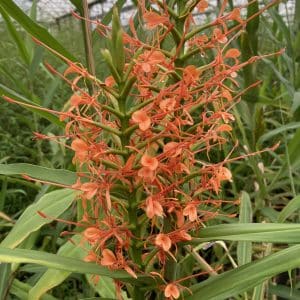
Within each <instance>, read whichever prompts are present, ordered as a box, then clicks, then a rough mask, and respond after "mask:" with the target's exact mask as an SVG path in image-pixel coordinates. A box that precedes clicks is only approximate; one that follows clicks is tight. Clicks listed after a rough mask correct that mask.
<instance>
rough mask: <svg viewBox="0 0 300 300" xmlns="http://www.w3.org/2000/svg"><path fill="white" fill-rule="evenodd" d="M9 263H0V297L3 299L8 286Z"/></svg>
mask: <svg viewBox="0 0 300 300" xmlns="http://www.w3.org/2000/svg"><path fill="white" fill-rule="evenodd" d="M10 272H11V270H10V264H0V274H1V276H0V299H5V297H4V296H5V294H6V292H7V287H8V286H9V277H10Z"/></svg>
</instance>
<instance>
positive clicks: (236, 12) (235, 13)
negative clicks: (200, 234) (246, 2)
mask: <svg viewBox="0 0 300 300" xmlns="http://www.w3.org/2000/svg"><path fill="white" fill-rule="evenodd" d="M228 20H233V21H237V22H239V23H240V24H243V23H244V22H245V21H244V20H243V19H242V18H241V11H240V9H239V8H237V7H236V8H234V9H233V10H232V12H231V13H230V14H229V16H228Z"/></svg>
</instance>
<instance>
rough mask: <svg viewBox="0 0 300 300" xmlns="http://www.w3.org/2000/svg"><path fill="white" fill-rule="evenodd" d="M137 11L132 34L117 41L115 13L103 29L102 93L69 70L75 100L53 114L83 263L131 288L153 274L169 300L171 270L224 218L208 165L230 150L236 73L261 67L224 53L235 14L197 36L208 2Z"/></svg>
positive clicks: (77, 69) (216, 168)
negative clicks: (110, 272) (71, 178)
mask: <svg viewBox="0 0 300 300" xmlns="http://www.w3.org/2000/svg"><path fill="white" fill-rule="evenodd" d="M138 2H139V11H140V16H139V17H140V19H141V20H142V23H141V24H140V25H139V28H137V26H136V25H135V23H134V21H133V20H130V22H129V31H128V32H125V31H124V30H123V29H122V27H121V24H120V21H119V17H118V13H117V10H116V9H115V11H114V14H113V20H112V28H108V27H105V26H100V27H101V31H100V30H99V32H100V33H101V34H102V35H103V36H105V37H106V38H108V39H110V45H111V47H110V48H109V49H106V50H102V52H101V53H102V58H103V60H104V61H105V62H106V64H107V66H108V69H109V70H110V75H108V76H107V77H106V78H104V79H103V80H102V81H101V80H99V79H97V78H95V76H93V75H91V74H89V72H88V71H87V70H86V69H84V68H83V67H81V66H80V65H77V64H75V63H73V62H71V61H69V60H67V59H65V60H66V61H67V63H68V64H69V68H68V69H67V70H66V71H65V73H64V74H61V76H62V77H63V78H64V79H65V80H66V81H67V82H68V83H69V84H70V86H71V88H72V90H73V92H74V94H73V95H72V97H71V98H70V100H69V108H68V111H64V112H60V113H59V114H60V117H61V120H63V121H65V122H66V136H67V137H68V138H69V139H71V144H70V148H71V149H72V150H73V151H74V157H73V163H74V164H76V165H77V169H78V180H77V182H76V184H74V185H73V186H72V188H74V189H76V190H78V191H80V196H79V199H78V202H80V203H81V207H82V216H81V218H80V220H79V221H78V225H79V226H80V227H81V228H84V230H83V231H82V232H81V234H82V239H83V240H84V241H86V242H87V243H88V244H89V245H90V250H89V252H88V253H87V256H86V261H90V262H95V263H97V264H99V265H102V266H106V267H108V268H110V269H123V270H125V271H127V272H128V273H129V274H130V275H132V277H134V278H136V277H137V276H138V275H139V274H144V273H146V274H150V275H152V276H155V274H156V275H158V276H159V277H160V278H162V279H163V280H164V282H165V285H164V286H163V287H162V289H163V291H164V295H165V297H166V298H168V299H177V298H179V297H180V293H181V289H182V287H181V286H180V285H179V284H178V282H179V281H180V278H176V274H177V273H178V272H177V271H176V266H174V263H175V262H176V261H177V259H178V257H179V256H180V255H182V253H184V251H185V250H184V247H183V246H184V245H185V244H188V243H189V242H190V241H191V240H192V239H193V237H195V236H197V229H198V228H199V227H201V226H202V224H203V223H204V222H206V221H208V220H210V219H212V218H216V217H217V216H218V215H219V214H221V213H222V211H221V209H220V208H221V206H222V203H223V200H222V199H219V194H220V191H221V189H222V184H223V183H224V182H228V181H231V178H232V175H231V172H230V170H229V168H228V166H226V162H227V159H228V158H226V159H219V160H217V159H216V155H215V153H216V152H217V150H218V149H219V148H220V147H222V145H224V144H226V143H228V139H230V138H231V131H232V125H231V124H232V122H233V121H234V116H233V115H232V114H231V113H230V109H231V108H232V107H233V106H234V105H235V104H236V103H237V102H238V101H239V99H240V96H241V94H242V92H241V91H240V85H239V81H238V79H237V77H238V73H239V71H240V70H241V68H243V67H244V66H246V65H247V64H249V63H252V62H254V61H255V60H257V59H259V57H254V58H252V59H250V60H249V61H243V62H241V61H240V56H241V53H240V51H239V50H238V49H237V48H233V47H232V46H231V42H232V40H234V39H235V38H236V37H238V35H239V32H240V30H242V29H243V28H244V26H245V25H246V23H247V20H244V19H242V18H241V16H240V9H239V8H235V9H234V10H232V11H229V12H226V10H225V8H226V1H224V3H223V5H222V7H221V9H220V12H219V15H218V16H217V17H216V19H215V20H214V21H212V22H210V23H208V24H205V25H203V26H200V25H198V24H197V23H196V21H195V20H194V17H193V16H194V14H195V13H196V14H202V13H203V12H205V11H206V9H207V8H208V1H206V0H198V1H171V2H172V3H175V2H176V3H177V2H178V3H177V4H176V5H175V4H172V5H170V6H168V5H167V4H166V3H165V2H161V1H159V0H157V1H156V0H153V1H150V2H152V3H153V5H150V6H149V7H146V6H145V4H144V1H138ZM185 2H187V3H186V4H185V5H182V4H180V3H185ZM98 25H99V24H98ZM141 32H142V33H141ZM86 83H90V84H89V87H90V91H89V92H88V89H87V88H86V87H85V84H86ZM91 86H92V88H91ZM192 272H193V271H192V270H191V274H192ZM170 274H172V275H170ZM157 292H159V291H157Z"/></svg>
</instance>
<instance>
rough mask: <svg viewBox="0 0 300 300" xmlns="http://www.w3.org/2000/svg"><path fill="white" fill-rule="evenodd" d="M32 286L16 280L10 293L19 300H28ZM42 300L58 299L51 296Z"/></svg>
mask: <svg viewBox="0 0 300 300" xmlns="http://www.w3.org/2000/svg"><path fill="white" fill-rule="evenodd" d="M30 288H31V286H30V285H29V284H27V283H23V282H21V281H19V280H17V279H14V281H13V283H12V286H11V288H10V289H9V292H10V293H11V294H13V295H15V296H17V297H18V299H21V300H22V299H24V300H28V299H30V298H28V291H29V290H30ZM41 300H57V298H55V297H53V296H51V295H44V296H43V297H42V298H41Z"/></svg>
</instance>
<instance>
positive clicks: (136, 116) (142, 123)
mask: <svg viewBox="0 0 300 300" xmlns="http://www.w3.org/2000/svg"><path fill="white" fill-rule="evenodd" d="M131 118H132V121H133V122H134V123H136V124H138V125H139V128H140V129H141V130H142V131H146V130H147V129H149V128H150V126H151V119H150V117H149V116H148V115H147V114H146V112H144V111H142V110H137V111H135V112H134V113H133V114H132V117H131Z"/></svg>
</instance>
